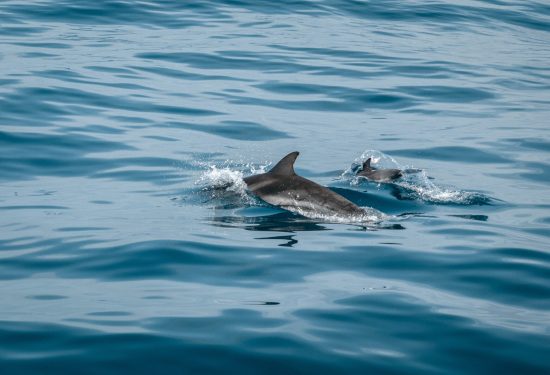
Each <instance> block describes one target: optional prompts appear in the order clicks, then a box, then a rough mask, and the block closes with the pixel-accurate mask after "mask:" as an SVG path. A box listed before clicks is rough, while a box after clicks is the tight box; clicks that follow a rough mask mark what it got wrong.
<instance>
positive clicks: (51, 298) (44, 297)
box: [27, 294, 68, 301]
mask: <svg viewBox="0 0 550 375" xmlns="http://www.w3.org/2000/svg"><path fill="white" fill-rule="evenodd" d="M27 298H28V299H34V300H38V301H55V300H60V299H66V298H68V297H66V296H60V295H57V294H37V295H33V296H28V297H27Z"/></svg>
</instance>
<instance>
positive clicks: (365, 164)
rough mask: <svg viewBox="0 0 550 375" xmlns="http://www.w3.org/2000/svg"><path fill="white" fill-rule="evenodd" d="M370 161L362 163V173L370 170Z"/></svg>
mask: <svg viewBox="0 0 550 375" xmlns="http://www.w3.org/2000/svg"><path fill="white" fill-rule="evenodd" d="M370 159H371V158H368V159H367V160H366V161H365V162H364V163H363V171H370V170H371V169H372V168H371V166H370Z"/></svg>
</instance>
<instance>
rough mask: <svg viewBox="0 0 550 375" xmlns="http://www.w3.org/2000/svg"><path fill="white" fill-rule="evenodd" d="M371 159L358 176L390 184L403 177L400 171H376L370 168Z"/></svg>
mask: <svg viewBox="0 0 550 375" xmlns="http://www.w3.org/2000/svg"><path fill="white" fill-rule="evenodd" d="M370 162H371V158H368V159H367V161H365V162H364V163H363V169H361V171H359V172H358V173H357V176H360V177H365V178H367V179H369V180H372V181H380V182H389V181H393V180H397V179H398V178H399V177H401V176H403V172H402V171H401V170H400V169H374V168H372V167H371V166H370Z"/></svg>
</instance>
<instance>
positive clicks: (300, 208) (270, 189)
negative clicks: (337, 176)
mask: <svg viewBox="0 0 550 375" xmlns="http://www.w3.org/2000/svg"><path fill="white" fill-rule="evenodd" d="M299 154H300V153H299V152H298V151H294V152H291V153H290V154H288V155H286V156H285V157H284V158H282V159H281V160H280V161H279V162H278V163H277V164H276V165H275V166H274V167H273V168H272V169H271V170H270V171H269V172H267V173H262V174H257V175H253V176H249V177H245V178H244V182H245V183H246V186H247V188H248V190H249V191H250V192H251V193H252V194H254V195H255V196H257V197H259V198H260V199H262V200H263V201H265V202H267V203H269V204H271V205H273V206H277V207H280V208H283V209H285V210H288V211H292V212H296V213H299V214H301V215H303V216H307V217H315V218H344V219H346V218H348V219H350V218H351V219H353V220H364V221H374V220H379V219H380V218H379V217H376V218H375V219H374V220H373V214H372V213H369V212H367V211H365V210H364V209H362V208H361V207H359V206H357V205H356V204H355V203H352V202H351V201H349V200H347V199H346V198H344V197H343V196H341V195H340V194H338V193H335V192H334V191H332V190H330V189H328V188H326V187H324V186H321V185H319V184H317V183H315V182H313V181H310V180H308V179H306V178H304V177H302V176H298V175H297V174H296V172H294V162H295V161H296V158H297V157H298V155H299ZM373 211H375V210H373Z"/></svg>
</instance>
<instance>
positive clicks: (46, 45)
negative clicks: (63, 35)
mask: <svg viewBox="0 0 550 375" xmlns="http://www.w3.org/2000/svg"><path fill="white" fill-rule="evenodd" d="M13 44H14V45H16V46H22V47H36V48H51V49H69V48H72V46H71V45H70V44H67V43H52V42H16V43H13Z"/></svg>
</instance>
